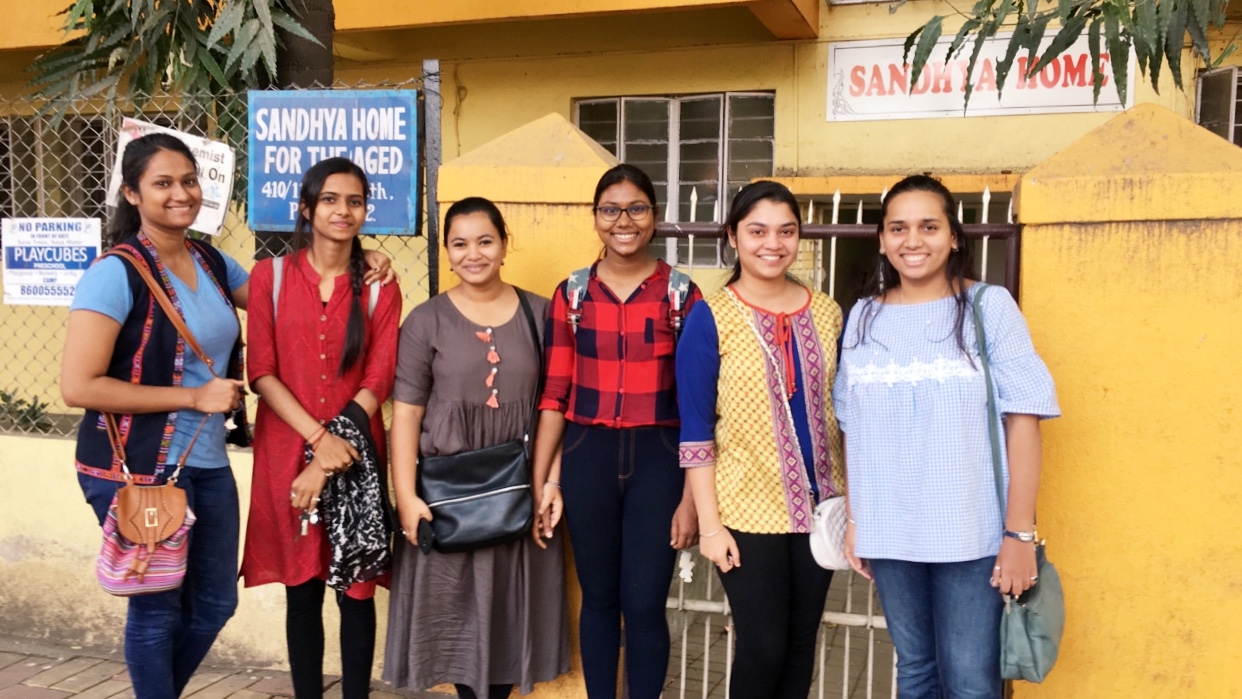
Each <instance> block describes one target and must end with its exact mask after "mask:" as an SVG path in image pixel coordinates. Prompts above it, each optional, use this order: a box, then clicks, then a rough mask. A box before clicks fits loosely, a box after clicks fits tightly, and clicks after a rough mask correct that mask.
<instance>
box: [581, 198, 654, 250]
mask: <svg viewBox="0 0 1242 699" xmlns="http://www.w3.org/2000/svg"><path fill="white" fill-rule="evenodd" d="M631 207H638V208H639V210H641V208H642V207H649V208H647V210H646V211H645V212H643V213H641V214H640V215H638V216H637V219H638V220H634V218H633V217H631V215H630V213H629V211H628V209H630V208H631ZM601 208H602V209H605V210H608V209H612V208H616V209H626V210H625V211H621V212H620V214H619V215H618V216H617V219H616V220H615V221H607V220H605V214H603V213H601V212H600V209H601ZM595 209H596V211H595V232H596V233H598V234H599V239H600V240H602V241H603V242H604V247H605V248H607V249H608V254H609V255H616V256H618V257H632V256H634V255H645V254H646V253H647V244H648V243H650V242H651V237H652V236H653V235H655V229H656V209H655V207H654V206H652V203H651V200H650V199H649V198H648V197H647V195H646V194H644V193H643V191H642V190H641V189H639V188H638V187H637V186H635V185H634V183H633V182H629V181H621V182H618V183H616V184H614V185H612V186H610V187H609V188H607V189H605V190H604V191H603V193H602V194H600V197H599V201H597V202H595Z"/></svg>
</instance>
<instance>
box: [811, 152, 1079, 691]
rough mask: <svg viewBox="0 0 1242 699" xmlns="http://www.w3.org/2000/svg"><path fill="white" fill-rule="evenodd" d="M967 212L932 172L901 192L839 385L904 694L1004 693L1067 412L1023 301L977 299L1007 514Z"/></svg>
mask: <svg viewBox="0 0 1242 699" xmlns="http://www.w3.org/2000/svg"><path fill="white" fill-rule="evenodd" d="M956 208H957V207H956V204H955V202H954V200H953V195H952V194H951V193H950V192H949V191H948V189H946V188H945V187H944V185H942V184H941V183H940V182H939V181H937V180H934V179H932V178H930V177H926V176H922V175H916V176H912V177H907V178H906V179H904V180H902V181H901V182H899V183H897V184H896V185H895V186H894V187H893V188H892V189H891V190H890V191H889V193H888V196H887V197H885V199H884V203H883V208H882V210H881V213H882V217H883V218H882V222H881V223H880V225H879V228H878V235H879V242H880V257H879V261H878V264H877V267H876V269H875V271H874V272H873V273H872V274H871V275H870V278H869V279H868V282H867V284H866V286H865V288H864V294H863V298H862V300H861V301H859V302H858V304H856V305H855V306H854V308H853V310H852V311H851V313H850V316H849V320H848V322H847V324H846V326H845V332H844V335H843V347H842V354H841V367H840V369H839V371H838V373H837V380H836V385H835V387H834V390H833V402H834V404H835V407H836V413H837V418H838V420H839V421H840V424H841V431H842V432H843V433H845V452H846V459H845V461H846V469H847V480H848V500H847V502H848V505H847V507H848V510H849V518H850V519H849V524H848V527H847V530H846V551H847V553H848V554H849V556H850V559H851V564H852V565H853V566H854V569H855V570H856V571H858V572H859V573H861V574H862V575H865V576H867V577H868V578H874V580H875V583H876V587H877V589H878V591H879V594H880V602H881V604H882V605H883V607H884V612H885V616H886V618H887V620H888V628H889V632H890V634H891V636H892V638H893V644H894V646H895V647H896V650H897V658H898V662H897V687H898V696H899V697H901V699H923V698H925V697H926V698H933V697H954V698H959V697H960V698H963V699H964V698H966V697H971V698H974V697H979V698H987V699H995V698H996V697H1000V696H1001V693H1002V685H1001V676H1000V640H999V638H1000V635H999V628H1000V617H1001V612H1002V608H1003V601H1002V598H1001V595H1002V594H1019V593H1021V592H1023V591H1024V590H1026V589H1027V588H1029V587H1030V586H1031V585H1033V584H1034V581H1035V580H1036V564H1035V547H1034V540H1035V534H1034V531H1035V495H1036V491H1037V490H1038V487H1039V467H1040V433H1039V422H1040V420H1041V419H1045V418H1051V417H1056V416H1058V415H1060V408H1059V407H1058V406H1057V400H1056V392H1055V389H1054V387H1053V383H1052V377H1051V376H1050V375H1049V373H1048V369H1047V367H1046V366H1044V363H1043V361H1042V360H1041V359H1040V358H1039V355H1038V354H1036V353H1035V348H1034V346H1033V344H1032V342H1031V337H1030V333H1029V332H1028V331H1027V328H1026V322H1025V320H1024V319H1023V318H1022V314H1021V313H1020V312H1019V310H1018V307H1017V304H1015V303H1014V300H1013V298H1012V297H1011V296H1010V295H1009V294H1008V293H1005V292H1004V291H1003V290H1001V289H994V290H992V291H991V292H990V293H988V294H987V295H985V296H984V297H982V299H981V304H980V305H981V310H982V312H983V321H984V325H985V330H986V336H987V343H988V351H989V357H990V366H991V370H992V374H993V380H994V382H995V385H996V392H997V409H998V411H999V412H1000V414H1001V416H1002V421H1003V427H1004V430H1003V433H1002V434H1003V439H1004V448H1003V449H1002V453H1003V459H1002V461H1003V463H1002V472H1003V473H1004V474H1005V481H1006V482H1005V486H1006V488H1005V490H1006V491H1007V498H1006V508H1005V511H1004V512H1001V511H999V510H998V505H997V497H996V486H995V478H994V475H993V468H992V455H991V454H992V453H991V448H990V443H989V439H988V424H987V421H988V410H987V389H986V383H985V381H984V377H983V371H982V366H981V364H980V361H979V351H978V349H977V347H976V346H975V339H974V338H975V333H974V320H973V317H972V314H971V303H972V302H973V300H974V297H975V294H977V293H978V292H979V291H980V289H981V288H982V285H981V284H979V283H978V282H975V281H973V280H972V276H973V274H972V272H971V270H972V264H971V259H970V254H969V250H968V248H967V247H966V245H965V240H964V238H963V230H962V226H961V223H960V222H959V221H958V220H957V217H956V216H955V213H954V212H955V211H956Z"/></svg>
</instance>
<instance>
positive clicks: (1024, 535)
mask: <svg viewBox="0 0 1242 699" xmlns="http://www.w3.org/2000/svg"><path fill="white" fill-rule="evenodd" d="M1003 531H1004V533H1005V536H1007V537H1009V538H1010V539H1017V540H1018V541H1021V542H1022V543H1024V544H1033V543H1035V540H1036V539H1038V538H1039V533H1038V532H1036V531H1035V530H1034V529H1032V530H1031V531H1029V532H1011V531H1009V530H1008V529H1005V530H1003Z"/></svg>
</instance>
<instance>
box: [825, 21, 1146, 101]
mask: <svg viewBox="0 0 1242 699" xmlns="http://www.w3.org/2000/svg"><path fill="white" fill-rule="evenodd" d="M1012 35H1013V34H1012V32H1011V33H1008V34H997V35H996V37H994V38H992V39H989V40H988V41H986V42H984V45H983V49H982V51H981V53H980V54H979V60H978V62H977V63H976V65H975V71H974V74H973V76H972V78H973V80H972V83H971V84H973V85H974V89H973V91H972V92H971V95H970V105H969V108H968V109H966V111H965V113H963V111H962V109H963V106H964V105H965V94H966V93H965V90H966V82H967V81H966V68H967V66H968V65H969V62H970V61H969V58H970V52H969V51H963V52H962V54H961V55H960V56H958V57H957V58H955V59H953V60H951V61H946V60H945V56H946V55H947V53H948V49H949V45H950V44H951V43H952V41H953V37H952V36H946V37H944V38H942V39H941V40H940V42H939V43H937V44H936V47H935V48H934V49H932V53H931V57H930V58H929V59H928V61H927V65H926V67H924V68H923V71H922V73H921V74H920V75H919V79H918V80H917V81H915V82H914V84H913V85H911V84H910V66H909V65H907V64H904V63H902V60H901V59H902V52H903V50H904V44H905V40H904V39H870V40H866V41H837V42H831V43H829V44H828V105H827V119H828V121H882V120H889V119H931V118H937V117H960V116H968V117H977V116H1004V115H1011V114H1056V113H1067V112H1119V111H1121V110H1123V109H1126V108H1127V107H1129V106H1131V105H1132V104H1133V103H1134V73H1135V70H1134V66H1133V60H1132V59H1131V56H1130V55H1127V56H1126V57H1125V60H1127V61H1129V62H1130V64H1131V65H1130V66H1129V69H1128V73H1127V74H1128V76H1129V85H1128V87H1129V90H1128V91H1127V93H1126V95H1127V102H1128V103H1129V104H1125V105H1123V104H1121V103H1120V101H1119V100H1118V99H1117V88H1116V86H1115V85H1114V84H1113V68H1112V66H1111V65H1110V63H1109V61H1111V60H1112V57H1111V56H1110V55H1109V54H1108V53H1103V54H1101V56H1100V70H1101V71H1102V72H1103V73H1104V76H1105V80H1104V86H1103V87H1102V88H1101V89H1100V100H1099V102H1098V103H1096V102H1095V101H1094V100H1093V97H1092V84H1091V56H1090V50H1089V47H1088V45H1087V43H1088V42H1087V37H1086V35H1085V34H1084V35H1083V36H1082V37H1081V38H1080V39H1079V40H1078V41H1076V42H1075V43H1073V44H1071V45H1070V46H1069V47H1068V48H1067V49H1066V50H1065V51H1064V52H1063V53H1062V54H1061V55H1060V56H1058V57H1057V59H1056V60H1054V61H1050V62H1049V63H1048V65H1047V66H1045V67H1044V68H1043V69H1042V70H1041V71H1040V72H1039V73H1038V74H1037V75H1034V76H1032V77H1031V78H1029V79H1028V78H1026V77H1024V75H1023V74H1024V73H1025V72H1026V69H1027V66H1028V57H1027V54H1026V51H1025V50H1024V51H1021V52H1019V54H1018V56H1017V57H1016V59H1015V60H1014V62H1013V67H1012V68H1011V70H1010V73H1009V76H1008V79H1007V80H1005V89H1004V91H1003V93H1002V91H1001V90H1000V89H999V87H1000V86H999V83H998V82H997V73H996V64H997V62H998V61H1000V60H1002V59H1003V58H1004V56H1005V51H1006V49H1007V47H1008V46H1009V38H1010V37H1011V36H1012ZM1051 43H1052V36H1051V34H1050V35H1049V36H1048V37H1047V38H1045V40H1044V43H1043V45H1042V47H1041V50H1042V48H1046V47H1047V46H1048V45H1049V44H1051ZM968 45H970V44H969V43H968ZM1038 58H1039V57H1038V56H1036V60H1038Z"/></svg>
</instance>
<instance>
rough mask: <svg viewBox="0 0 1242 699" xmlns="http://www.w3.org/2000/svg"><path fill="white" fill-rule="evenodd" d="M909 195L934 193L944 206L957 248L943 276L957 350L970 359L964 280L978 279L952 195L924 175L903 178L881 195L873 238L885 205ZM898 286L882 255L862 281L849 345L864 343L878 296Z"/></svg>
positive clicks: (878, 232) (894, 272) (885, 215)
mask: <svg viewBox="0 0 1242 699" xmlns="http://www.w3.org/2000/svg"><path fill="white" fill-rule="evenodd" d="M908 192H928V193H929V194H934V195H936V196H937V197H940V201H941V203H942V204H943V205H944V215H945V218H946V219H948V221H949V230H950V231H951V232H952V233H953V243H954V244H955V245H956V248H954V249H953V250H951V251H950V252H949V260H948V263H947V264H946V265H945V268H944V276H945V279H946V280H947V281H948V282H949V288H951V289H952V290H953V295H954V305H955V306H956V309H955V312H954V318H953V334H954V335H955V336H956V340H957V347H958V349H960V350H961V351H962V354H964V355H966V357H967V358H968V359H969V357H970V352H969V350H967V346H968V345H967V342H966V338H965V337H964V334H965V325H966V314H967V313H968V312H970V297H969V296H967V294H966V280H968V279H971V280H977V279H978V277H977V276H976V275H975V272H974V261H973V260H972V259H971V254H970V248H969V247H968V246H967V245H966V230H965V229H964V228H962V222H961V221H959V220H957V201H956V200H955V199H954V198H953V193H952V192H950V191H949V188H948V187H945V186H944V185H943V184H942V183H941V182H940V180H938V179H936V178H934V177H929V176H927V175H910V176H909V177H906V178H905V179H903V180H901V181H900V182H898V183H897V184H895V185H893V187H892V189H889V190H888V194H886V195H885V196H884V202H883V204H881V205H880V223H879V224H878V225H877V226H876V229H875V233H876V238H879V237H880V235H881V234H882V233H883V232H884V221H885V220H886V219H887V218H888V203H889V202H891V201H892V200H893V197H896V196H897V195H900V194H906V193H908ZM900 286H901V275H899V274H898V273H897V268H896V267H893V263H891V262H889V261H888V258H887V257H885V256H884V255H883V254H881V255H880V256H879V262H878V263H877V264H876V265H875V267H873V268H872V269H871V270H869V271H868V272H867V276H866V277H864V279H863V285H862V296H861V299H862V303H863V307H862V310H861V312H860V316H859V323H858V326H857V330H856V334H855V337H854V345H852V346H858V345H861V344H866V342H867V327H868V325H869V324H870V322H871V319H872V318H874V317H875V315H876V314H877V313H879V312H880V309H879V308H878V307H877V306H882V304H879V300H880V297H881V296H883V295H884V292H885V290H888V289H896V288H899V287H900Z"/></svg>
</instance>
